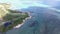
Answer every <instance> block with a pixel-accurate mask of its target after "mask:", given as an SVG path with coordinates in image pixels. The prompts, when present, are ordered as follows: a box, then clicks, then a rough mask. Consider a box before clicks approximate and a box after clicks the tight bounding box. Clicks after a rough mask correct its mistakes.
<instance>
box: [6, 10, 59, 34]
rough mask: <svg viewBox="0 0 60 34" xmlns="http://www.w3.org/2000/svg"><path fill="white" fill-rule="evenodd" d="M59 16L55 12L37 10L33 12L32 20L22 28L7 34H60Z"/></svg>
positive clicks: (26, 22)
mask: <svg viewBox="0 0 60 34" xmlns="http://www.w3.org/2000/svg"><path fill="white" fill-rule="evenodd" d="M33 10H35V9H33ZM24 12H25V11H24ZM26 12H28V11H26ZM29 12H30V11H29ZM59 15H60V14H58V13H56V12H54V11H53V10H48V9H43V10H41V11H40V10H39V11H38V10H37V9H36V10H35V11H31V16H32V18H31V19H28V20H26V21H25V23H24V25H22V26H21V28H19V29H12V30H9V31H7V32H6V34H60V33H59V32H60V27H59V26H60V23H59V22H60V20H58V17H59ZM55 22H56V23H55Z"/></svg>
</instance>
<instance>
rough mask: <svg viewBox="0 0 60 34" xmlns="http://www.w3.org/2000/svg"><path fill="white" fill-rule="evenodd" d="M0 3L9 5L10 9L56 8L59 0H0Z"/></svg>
mask: <svg viewBox="0 0 60 34" xmlns="http://www.w3.org/2000/svg"><path fill="white" fill-rule="evenodd" d="M0 3H8V4H11V9H21V8H27V7H29V6H40V7H57V6H59V3H60V0H0Z"/></svg>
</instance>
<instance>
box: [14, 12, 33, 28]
mask: <svg viewBox="0 0 60 34" xmlns="http://www.w3.org/2000/svg"><path fill="white" fill-rule="evenodd" d="M27 13H28V15H29V17H27V18H25V19H24V20H23V22H22V23H21V24H18V25H16V26H14V27H13V29H17V28H20V27H21V26H22V25H23V24H24V22H25V21H26V20H27V19H30V18H31V17H32V16H30V12H27Z"/></svg>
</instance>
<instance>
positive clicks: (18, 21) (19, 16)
mask: <svg viewBox="0 0 60 34" xmlns="http://www.w3.org/2000/svg"><path fill="white" fill-rule="evenodd" d="M27 17H29V16H28V13H25V14H18V13H16V15H15V14H14V13H10V14H7V15H6V16H5V17H3V19H4V21H9V20H12V19H16V18H17V19H16V20H13V23H12V24H11V25H9V26H8V27H4V25H3V26H2V27H0V30H1V31H2V32H6V31H8V30H11V29H12V28H13V27H14V26H16V25H18V24H21V23H22V22H23V20H24V19H25V18H27Z"/></svg>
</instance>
